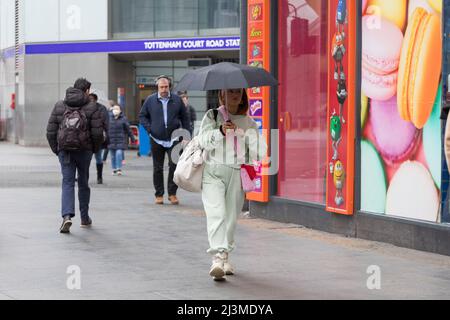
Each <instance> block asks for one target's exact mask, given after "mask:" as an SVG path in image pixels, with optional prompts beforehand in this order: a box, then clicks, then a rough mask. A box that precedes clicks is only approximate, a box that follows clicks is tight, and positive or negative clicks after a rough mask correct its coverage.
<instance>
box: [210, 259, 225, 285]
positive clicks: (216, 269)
mask: <svg viewBox="0 0 450 320" xmlns="http://www.w3.org/2000/svg"><path fill="white" fill-rule="evenodd" d="M224 256H225V253H218V254H216V255H215V256H214V257H213V259H212V265H211V269H210V270H209V275H210V276H211V277H213V279H214V280H215V281H222V280H225V270H224V258H225V257H224Z"/></svg>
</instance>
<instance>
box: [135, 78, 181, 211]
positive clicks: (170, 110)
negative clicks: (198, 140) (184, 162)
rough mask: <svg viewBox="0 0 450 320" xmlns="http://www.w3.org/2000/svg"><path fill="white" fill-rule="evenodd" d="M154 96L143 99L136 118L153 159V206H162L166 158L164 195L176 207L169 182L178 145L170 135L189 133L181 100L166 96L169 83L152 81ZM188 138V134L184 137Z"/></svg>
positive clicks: (168, 80)
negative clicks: (144, 130) (180, 130)
mask: <svg viewBox="0 0 450 320" xmlns="http://www.w3.org/2000/svg"><path fill="white" fill-rule="evenodd" d="M155 83H156V85H157V86H158V92H157V93H155V94H153V95H151V96H150V97H148V98H147V100H146V101H145V102H144V105H143V106H142V109H141V112H140V114H139V120H140V123H141V125H142V126H143V127H144V128H145V129H146V130H147V132H148V134H149V135H150V143H151V148H152V157H153V184H154V186H155V190H156V192H155V197H156V202H155V203H156V204H159V205H162V204H164V160H165V155H166V153H167V154H168V157H169V178H168V186H167V187H168V193H169V201H170V203H171V204H173V205H178V204H179V202H178V198H177V190H178V186H177V185H176V184H175V182H173V175H174V173H175V169H176V167H177V166H176V164H175V163H174V161H173V159H175V158H174V156H175V155H172V151H173V149H174V147H175V146H176V145H177V144H178V143H179V142H180V138H179V137H176V136H175V137H174V136H173V135H175V134H174V131H175V130H177V129H180V128H183V129H185V130H187V132H189V129H190V123H189V118H188V114H187V111H186V107H185V106H184V103H183V101H182V100H181V98H180V97H179V96H178V95H176V94H173V93H171V92H170V90H171V88H172V82H171V79H170V78H169V77H167V76H159V77H158V78H157V79H156V81H155ZM188 135H189V133H188Z"/></svg>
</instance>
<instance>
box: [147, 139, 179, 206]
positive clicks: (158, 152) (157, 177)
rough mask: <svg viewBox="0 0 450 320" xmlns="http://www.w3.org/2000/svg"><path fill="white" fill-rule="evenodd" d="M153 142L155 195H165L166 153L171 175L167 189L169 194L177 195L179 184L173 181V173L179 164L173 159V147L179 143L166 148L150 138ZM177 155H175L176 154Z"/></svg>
mask: <svg viewBox="0 0 450 320" xmlns="http://www.w3.org/2000/svg"><path fill="white" fill-rule="evenodd" d="M150 141H151V144H152V158H153V185H154V186H155V191H156V192H155V196H156V197H162V196H164V161H165V158H166V154H167V156H168V157H169V177H168V181H167V191H168V193H169V196H176V195H177V190H178V186H177V185H176V184H175V183H174V182H173V174H174V173H175V169H176V168H177V165H176V164H175V163H174V162H173V161H172V157H171V153H172V150H173V148H174V147H175V146H176V145H177V143H175V144H174V145H173V147H172V148H164V147H163V146H161V145H159V144H157V143H156V142H155V141H154V140H153V139H152V138H150ZM174 156H175V155H174Z"/></svg>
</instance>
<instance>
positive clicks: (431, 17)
mask: <svg viewBox="0 0 450 320" xmlns="http://www.w3.org/2000/svg"><path fill="white" fill-rule="evenodd" d="M441 52H442V35H441V21H440V19H439V17H438V16H437V15H435V14H430V13H428V12H427V11H426V10H425V9H423V8H417V9H416V10H415V11H414V13H413V15H412V17H411V19H410V20H409V22H408V28H407V29H406V34H405V37H404V40H403V47H402V52H401V55H400V66H399V71H398V83H397V104H398V111H399V114H400V116H401V117H402V119H403V120H406V121H411V122H412V123H413V124H414V125H415V126H416V128H417V129H422V128H423V127H424V126H425V124H426V122H427V120H428V118H429V117H430V114H431V112H432V110H433V105H434V100H435V98H436V92H437V89H438V85H439V79H440V76H441V64H442V54H441Z"/></svg>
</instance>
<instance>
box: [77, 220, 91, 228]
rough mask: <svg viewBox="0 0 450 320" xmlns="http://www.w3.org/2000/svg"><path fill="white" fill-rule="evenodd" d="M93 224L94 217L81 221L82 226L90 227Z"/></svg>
mask: <svg viewBox="0 0 450 320" xmlns="http://www.w3.org/2000/svg"><path fill="white" fill-rule="evenodd" d="M91 226H92V219H91V218H89V220H87V221H83V220H82V221H81V225H80V227H81V228H90V227H91Z"/></svg>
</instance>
